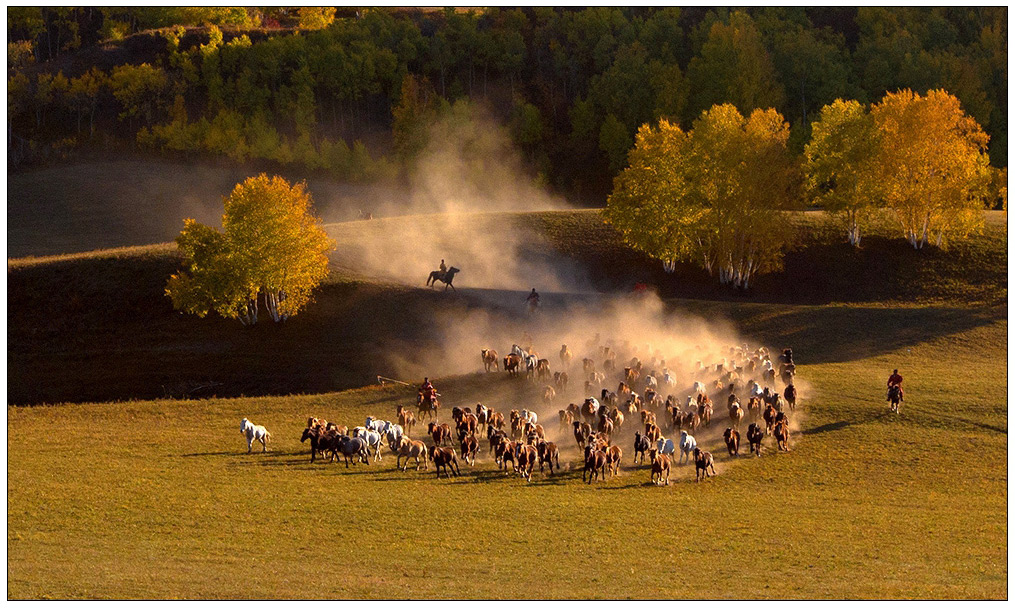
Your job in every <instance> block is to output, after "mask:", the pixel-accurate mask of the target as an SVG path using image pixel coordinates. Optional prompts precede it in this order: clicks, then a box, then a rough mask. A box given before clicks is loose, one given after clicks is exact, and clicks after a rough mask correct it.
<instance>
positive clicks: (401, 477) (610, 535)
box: [8, 307, 1007, 598]
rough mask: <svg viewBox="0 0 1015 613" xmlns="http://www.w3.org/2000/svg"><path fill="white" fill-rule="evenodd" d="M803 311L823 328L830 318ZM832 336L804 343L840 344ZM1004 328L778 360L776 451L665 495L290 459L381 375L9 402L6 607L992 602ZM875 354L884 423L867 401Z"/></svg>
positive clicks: (381, 410) (367, 407)
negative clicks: (298, 387) (779, 441)
mask: <svg viewBox="0 0 1015 613" xmlns="http://www.w3.org/2000/svg"><path fill="white" fill-rule="evenodd" d="M812 309H813V311H812V312H811V313H810V315H811V317H812V318H813V319H814V321H815V323H817V324H822V323H826V322H823V320H822V316H823V315H824V312H825V311H829V312H831V311H834V309H835V308H834V307H812ZM883 310H885V311H890V310H891V309H883ZM924 310H925V311H926V312H925V313H923V315H924V316H925V317H931V316H932V315H935V313H933V311H934V309H924ZM769 315H771V314H765V313H763V312H758V313H754V314H753V315H750V316H748V317H746V318H745V319H744V320H743V321H744V322H746V323H748V324H751V323H758V324H759V325H760V324H761V323H762V322H763V321H764V320H765V319H766V318H767V317H769ZM917 316H919V313H918V314H917ZM833 318H834V315H833ZM877 321H883V322H885V323H883V324H882V325H881V326H880V327H879V326H878V325H877V323H876V322H877ZM925 321H933V320H932V319H927V320H925ZM865 324H866V326H865V327H866V329H867V332H869V333H871V334H874V335H877V334H884V335H887V334H888V333H889V332H890V330H888V327H890V326H891V325H892V319H891V318H880V319H879V318H878V317H876V316H873V315H872V316H870V318H869V319H868V320H865ZM769 330H770V331H771V332H776V331H777V327H775V328H770V329H769ZM828 330H829V332H828V333H827V334H826V335H825V336H824V337H823V338H821V339H815V340H814V342H815V343H818V342H822V341H824V342H837V341H839V340H841V334H842V332H838V331H836V328H835V327H834V326H828ZM1006 334H1007V321H1006V320H1005V319H998V320H995V321H993V322H989V323H983V324H981V325H976V326H974V327H971V328H968V329H965V330H961V331H956V332H952V333H949V334H943V335H940V336H933V337H927V339H926V340H924V341H921V342H915V343H913V344H911V345H909V346H907V347H902V346H899V347H896V348H894V349H891V350H889V351H885V352H882V353H877V354H871V355H868V356H866V357H860V358H857V359H850V360H844V361H839V360H834V359H821V360H812V359H809V358H808V354H807V353H806V352H805V351H802V350H801V349H799V348H797V349H796V351H797V353H798V355H799V356H800V362H801V366H800V369H799V376H800V378H801V379H802V380H805V381H806V382H807V383H808V384H809V385H810V386H811V388H812V390H813V391H812V392H811V397H809V398H808V399H807V400H806V401H805V402H804V403H803V405H802V409H803V411H804V412H805V413H806V418H804V419H803V421H802V424H801V428H802V430H803V433H802V434H797V435H796V436H795V437H794V439H793V440H792V444H793V450H792V451H791V452H790V453H776V452H774V451H772V450H771V449H770V450H769V452H767V453H766V454H765V455H764V456H763V457H762V458H760V459H754V458H746V457H745V458H743V459H739V460H732V461H730V460H727V459H726V458H725V457H724V455H725V454H724V453H719V452H720V451H721V448H722V445H721V442H720V441H718V440H717V439H716V438H715V435H713V436H712V437H707V440H708V441H709V442H708V443H707V445H708V448H710V449H711V450H712V451H713V452H714V453H715V454H716V458H717V460H718V462H719V470H720V474H719V477H718V478H716V479H714V480H710V481H707V482H706V483H703V484H695V483H694V482H693V478H692V471H691V470H690V469H687V468H681V469H679V470H677V471H675V473H674V476H675V479H674V483H672V484H671V485H670V486H669V487H652V486H650V485H648V481H649V479H648V473H647V469H646V468H637V467H634V466H632V465H631V460H630V455H628V458H627V460H626V461H625V468H624V471H623V473H622V474H621V476H620V477H618V478H616V479H610V480H609V481H607V482H606V483H605V484H597V485H594V486H585V485H583V484H581V482H580V481H579V477H578V474H576V473H575V472H574V471H571V472H568V473H567V474H565V475H564V476H561V477H556V478H550V477H548V476H543V477H541V476H538V475H537V476H536V477H535V479H534V481H533V483H532V484H528V485H527V484H525V483H523V482H521V481H520V480H519V479H517V478H513V477H505V476H503V475H501V474H499V473H498V472H497V471H495V470H494V468H493V466H492V465H491V464H490V463H489V462H488V461H485V460H484V461H483V462H481V463H480V465H479V466H477V467H476V468H475V469H472V468H468V467H466V468H464V469H463V472H464V473H465V474H464V476H463V477H462V478H460V479H456V480H454V481H451V482H449V481H440V482H438V481H437V480H436V479H435V478H434V475H433V473H432V472H430V473H427V474H422V473H420V474H417V473H414V472H413V471H412V470H410V471H408V472H407V473H401V472H394V471H393V460H392V459H391V458H390V457H386V458H385V460H384V461H383V462H382V463H381V464H380V465H377V466H374V465H372V466H370V467H365V466H357V467H353V468H349V469H346V468H345V467H344V466H340V465H334V464H332V465H328V464H315V465H313V466H311V465H310V464H309V462H308V453H307V449H306V447H305V446H304V445H300V443H299V442H298V440H299V434H300V431H301V430H302V427H303V425H304V423H305V419H306V417H307V416H308V415H320V416H324V417H327V418H329V419H332V420H334V421H337V422H341V423H348V424H355V423H358V422H359V421H360V420H361V419H363V417H364V416H365V415H367V414H374V415H382V416H390V415H391V414H392V412H393V407H394V405H395V403H396V402H404V401H405V400H406V398H405V397H404V394H403V395H400V394H399V392H398V391H397V389H396V388H392V387H387V388H378V387H371V388H363V389H359V390H351V391H347V392H341V393H333V394H324V395H314V396H289V397H264V398H243V399H217V400H205V401H152V402H130V403H120V404H86V405H55V406H36V407H29V408H18V407H10V408H9V409H8V428H9V439H8V440H9V442H8V462H9V464H8V466H9V474H8V548H9V549H8V596H9V597H11V598H38V597H53V598H84V597H126V598H177V597H216V598H220V597H225V598H229V597H233V598H247V597H262V598H276V597H281V598H288V597H293V598H307V597H329V596H330V597H346V598H354V597H373V598H447V597H463V598H469V597H475V598H481V597H493V598H528V597H540V598H572V597H577V598H650V597H668V598H875V597H881V598H1006V597H1007V567H1006V557H1007V552H1006V548H1005V542H1006V539H1007V528H1006V523H1007V515H1006V513H1007V510H1006V505H1007V500H1006V488H1007V468H1006V461H1005V458H1006V455H1007V404H1006V392H1007V390H1006V380H1005V365H1006V360H1005V357H1004V356H1005V350H1006V340H1005V339H1006ZM893 365H899V366H901V367H902V368H903V372H904V373H905V375H906V377H907V402H906V403H905V404H904V405H903V414H902V415H901V416H899V417H895V416H890V415H887V414H886V413H885V410H884V409H885V407H884V403H883V402H882V396H881V394H882V392H881V389H882V385H883V382H882V379H883V378H884V376H885V373H886V372H889V369H890V368H891V367H892V366H893ZM440 386H441V388H442V392H443V393H445V394H446V400H448V402H449V403H457V402H463V403H464V402H466V401H474V400H475V398H476V397H477V395H480V396H481V397H482V393H481V392H479V391H478V390H486V392H488V393H490V394H493V395H497V394H500V393H502V392H503V389H504V388H505V387H507V388H508V389H514V390H516V393H517V394H518V395H519V398H520V399H526V398H527V394H531V391H524V390H525V389H526V386H524V384H523V386H522V387H521V388H519V387H518V386H517V384H515V383H510V382H506V381H504V379H503V378H501V377H499V376H498V375H496V374H495V375H491V376H490V377H486V376H482V375H472V376H467V377H458V378H452V379H448V380H446V381H441V382H440ZM486 392H483V393H486ZM244 416H247V417H250V418H252V419H255V420H256V421H257V422H258V423H263V424H265V425H267V426H268V428H269V429H270V430H271V431H272V433H273V435H274V442H273V444H272V445H271V450H270V452H269V453H268V454H264V455H261V454H258V453H254V454H252V455H247V454H245V453H242V451H243V450H242V447H243V445H244V442H243V440H242V436H241V435H240V433H239V432H238V422H239V419H240V418H241V417H244ZM542 421H544V422H549V423H555V420H554V419H553V418H549V417H547V416H545V415H544V417H543V419H542ZM720 421H721V420H720ZM551 432H554V433H556V428H553V427H551ZM630 436H631V434H630V431H629V432H628V434H626V435H625V436H624V437H623V438H624V443H623V444H624V447H625V452H626V453H627V454H630V453H631V450H630V442H629V441H628V440H627V439H628V437H630ZM569 438H570V437H569V436H559V437H558V438H557V440H560V441H568V440H569ZM768 442H769V443H771V440H769V441H768ZM568 445H569V446H568V447H566V448H565V461H573V460H574V458H575V455H576V450H574V449H573V445H571V444H570V443H568ZM769 447H771V445H769ZM354 543H356V544H357V545H353V544H354ZM348 550H354V551H356V554H355V555H353V556H349V555H347V554H345V553H343V552H344V551H348ZM590 568H598V569H606V571H605V572H598V573H590V572H589V569H590ZM689 568H694V569H695V574H694V576H695V580H694V581H684V580H675V577H676V576H685V575H686V572H687V569H689ZM731 569H735V572H731Z"/></svg>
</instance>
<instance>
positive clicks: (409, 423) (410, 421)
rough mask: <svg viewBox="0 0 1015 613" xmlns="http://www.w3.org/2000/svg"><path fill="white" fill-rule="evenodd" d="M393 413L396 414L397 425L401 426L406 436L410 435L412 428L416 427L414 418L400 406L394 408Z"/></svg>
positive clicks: (410, 412) (407, 410)
mask: <svg viewBox="0 0 1015 613" xmlns="http://www.w3.org/2000/svg"><path fill="white" fill-rule="evenodd" d="M395 411H396V412H397V413H398V425H400V426H402V430H404V431H405V433H406V434H411V433H412V427H413V426H415V425H416V416H415V415H413V414H412V411H410V410H409V409H406V408H405V407H403V406H402V405H398V406H397V407H395Z"/></svg>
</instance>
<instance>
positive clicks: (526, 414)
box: [522, 409, 539, 426]
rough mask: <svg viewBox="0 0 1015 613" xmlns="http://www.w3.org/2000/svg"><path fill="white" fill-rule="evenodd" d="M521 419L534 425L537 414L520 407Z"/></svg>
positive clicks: (537, 417)
mask: <svg viewBox="0 0 1015 613" xmlns="http://www.w3.org/2000/svg"><path fill="white" fill-rule="evenodd" d="M522 421H523V422H528V423H530V424H532V425H533V426H534V425H536V422H537V421H539V416H538V415H536V413H535V412H534V411H529V410H526V409H522Z"/></svg>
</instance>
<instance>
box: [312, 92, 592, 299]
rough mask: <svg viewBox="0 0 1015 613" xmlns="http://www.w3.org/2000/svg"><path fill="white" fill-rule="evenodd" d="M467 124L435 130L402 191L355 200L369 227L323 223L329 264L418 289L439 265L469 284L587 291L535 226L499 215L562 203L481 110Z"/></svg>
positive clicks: (577, 272) (578, 272) (573, 268)
mask: <svg viewBox="0 0 1015 613" xmlns="http://www.w3.org/2000/svg"><path fill="white" fill-rule="evenodd" d="M455 117H458V116H457V115H455ZM467 119H468V120H467V121H454V120H453V119H451V118H449V119H446V120H444V121H440V122H438V123H437V124H436V125H435V126H433V128H432V133H431V135H430V138H429V139H428V142H429V143H430V144H429V145H428V147H427V148H426V149H425V150H424V152H423V153H422V154H421V156H420V158H419V161H418V163H417V165H416V168H415V171H414V172H413V174H412V178H411V180H410V183H409V185H408V186H407V187H406V188H405V189H399V190H392V191H391V192H389V193H387V194H382V193H381V191H376V192H375V193H374V194H372V196H370V197H366V198H363V200H362V201H361V202H360V203H359V205H358V210H360V211H361V212H362V214H363V215H366V214H369V215H370V216H371V217H372V219H371V220H370V221H359V222H347V223H339V224H333V225H330V226H328V229H329V231H330V233H331V235H332V236H333V237H334V238H335V240H336V241H337V243H338V249H337V251H336V253H335V255H334V256H333V262H334V263H335V265H336V266H338V267H340V268H344V269H347V270H351V271H355V272H357V273H360V274H363V275H365V276H369V277H375V278H381V279H385V280H391V281H397V282H402V283H407V284H410V285H418V284H420V283H421V282H423V281H425V280H426V279H427V276H428V275H429V273H430V272H431V271H433V270H436V269H437V268H438V266H439V264H440V262H441V260H442V259H443V260H444V261H445V263H446V265H447V266H448V267H449V268H450V267H455V268H458V269H459V270H460V271H461V272H459V273H458V276H457V277H456V278H457V279H458V283H460V284H462V285H465V286H468V287H473V288H493V289H515V290H521V289H526V290H528V289H530V288H532V287H538V288H540V289H541V290H549V291H564V290H569V291H581V290H584V289H586V288H587V287H588V284H587V283H586V281H585V276H584V273H583V271H581V270H580V269H579V268H578V267H576V266H574V265H573V264H572V263H570V262H568V261H564V260H562V259H561V258H559V257H556V256H555V255H554V254H553V249H552V247H551V245H549V243H548V241H547V239H546V237H545V236H544V235H543V234H542V233H540V232H538V231H537V230H536V229H535V228H534V227H533V224H537V223H538V220H536V219H532V218H524V217H518V216H515V215H509V214H507V213H518V212H536V211H553V210H562V209H565V208H567V206H568V205H567V203H566V202H564V201H563V200H561V199H559V198H556V197H553V196H551V195H549V194H548V193H547V192H546V191H545V190H544V189H542V188H541V187H539V186H538V185H537V183H536V181H535V179H534V178H533V176H532V175H531V173H527V172H526V171H525V169H524V166H523V164H522V162H521V160H520V159H519V157H518V156H517V154H516V153H515V152H514V150H513V148H512V146H511V143H510V139H509V138H508V135H507V134H506V132H505V130H504V129H503V128H502V127H501V126H499V125H497V124H496V123H495V122H494V121H493V120H491V119H490V118H489V117H488V116H487V115H485V114H484V113H483V112H482V111H480V110H476V111H474V112H472V113H470V114H469V116H468V118H467ZM315 201H320V199H319V198H316V196H315ZM350 206H351V205H350V204H349V203H346V204H344V205H342V206H341V207H335V206H333V205H329V204H327V203H325V204H323V205H322V207H323V209H324V210H329V209H330V210H335V209H337V208H341V209H348V208H349V207H350ZM325 219H326V220H327V219H328V217H327V216H325ZM440 287H443V284H442V285H440Z"/></svg>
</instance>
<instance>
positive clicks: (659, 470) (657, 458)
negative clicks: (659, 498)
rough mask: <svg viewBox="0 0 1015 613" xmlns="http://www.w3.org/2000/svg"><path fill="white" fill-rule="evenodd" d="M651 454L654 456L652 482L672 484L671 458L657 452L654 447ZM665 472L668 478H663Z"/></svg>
mask: <svg viewBox="0 0 1015 613" xmlns="http://www.w3.org/2000/svg"><path fill="white" fill-rule="evenodd" d="M649 456H650V457H651V458H652V483H655V484H659V483H662V484H664V485H669V484H670V459H669V458H668V457H667V456H666V455H664V454H661V453H656V450H655V449H653V450H652V451H650V452H649ZM663 473H665V474H666V480H665V481H664V480H663Z"/></svg>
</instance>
